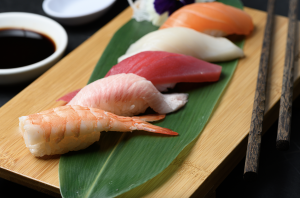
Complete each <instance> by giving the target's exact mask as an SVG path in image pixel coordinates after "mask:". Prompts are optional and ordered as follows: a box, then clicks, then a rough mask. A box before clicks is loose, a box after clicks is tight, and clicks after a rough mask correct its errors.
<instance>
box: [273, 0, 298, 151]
mask: <svg viewBox="0 0 300 198" xmlns="http://www.w3.org/2000/svg"><path fill="white" fill-rule="evenodd" d="M296 28H297V0H290V7H289V26H288V36H287V42H286V51H285V62H284V70H283V79H282V91H281V98H280V111H279V119H278V131H277V140H276V148H277V149H278V150H281V151H284V150H288V149H289V147H290V130H291V117H292V103H293V84H294V56H295V44H296Z"/></svg>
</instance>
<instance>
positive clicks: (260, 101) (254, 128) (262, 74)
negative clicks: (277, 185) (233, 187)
mask: <svg viewBox="0 0 300 198" xmlns="http://www.w3.org/2000/svg"><path fill="white" fill-rule="evenodd" d="M274 5H275V0H269V1H268V10H267V13H268V16H267V24H266V27H265V33H264V40H263V47H262V52H261V57H260V63H259V70H258V77H257V83H256V91H255V97H254V103H253V111H252V118H251V125H250V132H249V137H248V147H247V152H246V162H245V169H244V180H247V181H251V180H254V179H255V178H256V177H257V169H258V161H259V155H260V144H261V136H262V122H263V118H264V112H265V100H266V84H267V73H268V65H269V54H270V44H271V36H272V29H273V13H274Z"/></svg>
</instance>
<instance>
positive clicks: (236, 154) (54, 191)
mask: <svg viewBox="0 0 300 198" xmlns="http://www.w3.org/2000/svg"><path fill="white" fill-rule="evenodd" d="M245 10H246V11H247V12H254V13H259V14H258V15H264V16H266V14H265V12H262V11H258V10H254V9H251V8H245ZM131 13H132V11H131V9H130V8H127V9H126V10H125V11H123V12H122V13H121V14H119V15H118V16H117V17H116V18H115V19H113V20H112V21H111V22H110V23H108V24H107V25H105V26H104V27H103V28H101V29H100V30H99V31H98V32H96V33H95V34H94V35H93V36H92V37H91V38H89V39H88V40H87V41H85V42H84V43H83V44H82V45H80V46H79V47H78V48H76V49H75V50H74V51H73V52H71V53H70V54H69V55H67V56H66V57H65V58H64V59H62V60H61V61H60V62H59V63H57V64H56V65H55V66H54V67H53V68H52V69H50V70H49V71H47V72H46V73H45V74H44V75H42V76H41V77H40V78H38V79H37V80H36V81H35V82H33V83H32V84H31V85H30V86H29V87H27V88H26V89H25V90H23V91H22V92H21V93H20V94H18V95H17V96H16V97H14V98H13V99H12V100H11V101H9V102H8V103H7V104H5V105H4V106H3V107H2V108H0V116H1V113H2V111H1V110H2V109H8V108H9V107H13V105H14V104H15V103H16V101H17V99H19V98H20V97H22V96H24V93H25V92H26V90H28V89H31V88H34V87H35V86H36V85H37V84H38V83H39V82H40V81H42V80H43V79H44V78H47V77H49V76H51V75H52V72H53V70H55V68H57V67H61V66H62V65H63V64H65V63H67V61H68V60H71V59H74V58H75V59H76V55H77V54H78V53H79V51H82V50H83V49H84V48H86V47H87V46H89V45H90V42H93V41H94V39H95V37H96V35H99V34H101V35H105V38H106V39H104V40H105V41H103V42H104V43H102V44H101V45H103V46H104V47H103V48H102V49H101V50H99V49H98V51H97V55H95V54H92V55H91V56H93V60H90V62H88V63H85V64H86V65H88V69H89V72H85V73H86V75H85V76H84V77H83V79H85V80H81V81H80V82H78V83H77V84H76V85H72V86H70V87H66V88H65V89H64V91H63V92H59V93H57V96H61V95H62V94H65V93H67V92H68V91H72V87H74V86H78V88H80V86H81V85H84V83H86V82H87V79H88V78H89V75H90V74H91V72H92V70H93V66H94V65H95V63H96V62H97V61H98V59H99V57H100V55H101V54H102V52H103V50H104V49H105V46H106V45H107V43H108V41H109V40H110V38H111V37H112V35H113V34H114V32H115V31H116V30H117V29H119V27H121V26H122V25H123V24H124V23H125V22H127V21H128V19H129V17H128V16H131ZM255 20H256V19H255ZM264 23H265V21H264V20H260V21H259V22H258V24H257V25H258V26H257V27H260V28H259V29H256V30H255V32H254V33H255V34H256V33H258V31H259V34H262V31H264V29H262V28H261V27H263V26H264ZM279 27H280V31H279V32H276V33H277V34H276V35H281V36H282V34H284V38H280V39H283V40H284V41H283V43H284V48H281V50H280V51H279V49H278V48H276V49H275V51H274V52H273V55H272V58H271V60H273V63H274V64H276V65H280V64H281V63H283V60H281V59H282V56H283V57H284V54H283V55H281V56H278V54H279V53H280V52H282V51H283V50H284V49H285V40H286V32H285V31H286V29H284V28H285V27H287V19H286V17H280V16H277V17H276V23H275V27H274V28H279ZM276 35H275V36H274V37H276ZM251 39H253V38H251V36H250V38H248V39H247V40H246V43H245V47H244V49H245V50H246V51H247V46H248V44H249V43H250V42H251ZM276 39H278V38H276ZM273 40H274V39H273ZM261 42H262V39H261ZM251 50H255V51H256V52H255V53H256V56H257V54H259V55H260V51H261V45H260V46H259V47H258V48H257V49H251ZM246 51H245V53H246ZM91 53H93V52H92V50H91ZM248 54H249V53H248ZM246 55H247V53H246ZM77 58H78V57H77ZM244 61H246V60H243V59H242V60H241V61H239V65H238V68H237V70H238V69H239V67H240V65H243V62H244ZM258 61H259V58H258V59H257V60H254V63H253V64H258ZM282 65H283V64H282ZM297 65H299V64H298V62H297ZM282 67H283V66H282ZM257 68H258V67H257ZM274 72H275V71H273V70H272V69H271V70H269V76H272V74H273V73H274ZM237 73H238V71H236V72H235V75H234V77H233V78H238V77H237V75H236V74H237ZM295 73H296V74H297V78H296V79H297V81H296V82H295V88H294V90H297V88H299V76H300V75H299V69H297V68H296V67H295ZM255 80H256V79H255ZM232 81H233V80H232ZM232 81H231V82H232ZM255 82H256V81H255ZM274 82H276V83H275V84H276V85H277V86H275V88H274V90H271V91H269V93H267V96H268V98H267V100H266V112H267V113H266V115H265V120H266V121H265V122H264V130H266V129H267V128H268V127H269V126H271V125H272V123H274V121H275V120H276V119H277V115H276V112H278V107H279V106H278V101H279V98H280V92H281V90H278V84H280V83H281V81H280V80H279V81H278V80H276V79H272V78H271V79H269V80H268V85H267V86H268V87H270V86H271V85H272V86H274ZM230 89H232V88H230V86H228V88H227V89H226V90H225V93H224V94H223V97H222V99H221V101H220V102H219V105H221V104H222V102H223V99H224V97H227V95H228V94H230ZM254 91H255V89H254V90H253V93H252V90H251V93H249V94H250V95H251V94H252V95H253V98H254ZM274 92H276V94H275V96H277V97H271V98H270V95H272V94H273V95H274ZM278 94H279V97H278ZM273 95H272V96H273ZM294 95H295V96H297V95H299V93H295V94H294ZM57 96H55V97H57ZM55 105H58V104H57V103H55V102H50V103H47V104H46V106H45V105H44V106H41V107H39V108H41V109H46V108H50V107H53V106H55ZM251 107H252V104H251ZM274 112H275V113H274ZM277 114H278V113H277ZM214 117H215V115H213V116H212V118H211V120H212V119H214ZM209 127H210V126H209V124H208V125H207V126H206V128H205V129H208V128H209ZM249 128H250V119H249ZM248 132H249V129H246V131H244V132H243V135H242V136H241V137H240V138H239V139H238V141H237V142H236V143H235V144H234V145H231V147H230V149H229V151H227V153H223V156H222V158H218V161H219V164H218V165H216V166H215V167H212V168H209V169H204V171H205V172H208V173H205V174H204V175H202V176H204V177H201V178H200V179H199V178H197V177H194V176H195V175H193V173H188V174H187V176H189V177H190V176H192V177H193V178H194V179H192V180H191V181H190V182H189V184H191V185H185V186H184V187H183V188H179V187H178V185H179V183H178V182H177V183H176V178H177V179H178V175H175V176H174V178H173V177H172V178H170V180H169V181H167V182H166V183H165V184H164V185H163V187H162V186H161V187H158V188H156V189H155V190H154V191H151V192H149V193H148V194H144V196H147V197H155V196H163V195H168V196H172V195H173V196H175V195H176V196H184V197H187V196H191V195H192V196H196V197H204V196H205V195H206V194H207V193H209V191H210V190H214V189H215V188H216V187H217V186H218V185H219V183H221V182H222V181H223V179H224V178H225V177H226V176H227V175H228V173H229V172H230V171H231V170H232V169H233V168H234V167H235V166H236V164H237V163H238V162H239V161H240V160H241V159H242V158H243V157H244V156H245V153H246V144H247V134H248ZM205 136H206V137H207V132H206V133H205V134H202V135H201V136H200V137H205ZM0 141H1V136H0ZM198 142H200V144H202V143H201V138H199V139H198V140H197V142H196V143H195V145H193V146H194V147H195V146H196V144H198ZM0 147H1V146H0ZM26 149H27V148H26ZM194 149H195V148H194ZM188 155H189V156H188V157H187V158H185V161H188V162H189V163H190V164H188V163H185V164H180V165H187V166H195V167H196V168H197V167H199V165H197V163H195V162H193V161H191V160H190V159H189V157H190V156H191V155H193V151H191V152H190V153H189V154H188ZM218 157H220V156H218ZM0 159H1V155H0ZM233 159H234V160H233ZM2 165H3V164H2ZM2 165H1V162H0V166H1V167H0V177H3V178H5V179H7V180H10V181H13V182H16V183H19V184H22V185H25V186H27V187H30V188H33V189H35V190H38V191H41V192H43V193H47V194H50V195H52V196H60V195H59V187H58V186H56V185H51V184H50V183H46V182H43V181H40V180H37V179H34V178H31V177H28V176H26V175H21V174H18V173H17V172H13V171H11V170H9V169H7V168H5V167H2ZM179 169H180V167H179ZM200 172H202V170H200ZM57 174H58V173H57ZM172 185H173V187H172V188H170V186H172ZM166 186H167V188H168V189H169V190H168V192H165V193H166V194H164V193H163V191H164V189H163V188H166ZM168 186H169V187H168ZM176 187H177V189H176V190H174V188H176ZM180 190H181V192H180V193H178V191H180ZM171 192H172V193H171ZM170 193H171V194H170ZM174 193H175V194H174Z"/></svg>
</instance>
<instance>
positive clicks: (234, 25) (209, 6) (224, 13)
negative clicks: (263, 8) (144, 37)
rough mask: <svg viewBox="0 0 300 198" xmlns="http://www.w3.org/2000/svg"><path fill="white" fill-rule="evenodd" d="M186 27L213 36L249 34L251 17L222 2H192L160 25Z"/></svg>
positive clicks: (251, 25)
mask: <svg viewBox="0 0 300 198" xmlns="http://www.w3.org/2000/svg"><path fill="white" fill-rule="evenodd" d="M170 27H186V28H191V29H194V30H196V31H199V32H203V33H206V34H209V35H212V36H226V35H230V34H238V35H249V34H250V33H251V31H252V30H253V22H252V19H251V17H250V16H249V15H248V14H247V13H246V12H244V11H243V10H240V9H238V8H235V7H233V6H229V5H225V4H223V3H220V2H209V3H192V4H189V5H186V6H183V7H181V8H180V9H178V10H177V11H175V12H174V13H173V14H172V15H171V16H170V17H169V18H168V19H167V20H166V21H165V23H164V24H163V25H162V26H161V27H160V29H164V28H170Z"/></svg>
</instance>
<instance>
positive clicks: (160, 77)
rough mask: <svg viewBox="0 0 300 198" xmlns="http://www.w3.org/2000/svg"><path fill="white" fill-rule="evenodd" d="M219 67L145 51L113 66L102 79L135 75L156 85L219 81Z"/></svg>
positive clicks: (179, 55)
mask: <svg viewBox="0 0 300 198" xmlns="http://www.w3.org/2000/svg"><path fill="white" fill-rule="evenodd" d="M221 70H222V67H221V66H219V65H215V64H212V63H208V62H205V61H203V60H200V59H197V58H194V57H192V56H187V55H183V54H175V53H170V52H164V51H144V52H141V53H138V54H136V55H134V56H131V57H129V58H127V59H125V60H123V61H121V62H120V63H118V64H117V65H115V66H113V67H112V68H111V69H110V70H109V72H108V73H107V74H106V76H105V77H107V76H111V75H115V74H120V73H134V74H137V75H139V76H142V77H144V78H146V79H147V80H149V81H151V82H152V83H153V84H154V85H156V84H168V83H179V82H214V81H218V80H219V77H220V74H221Z"/></svg>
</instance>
